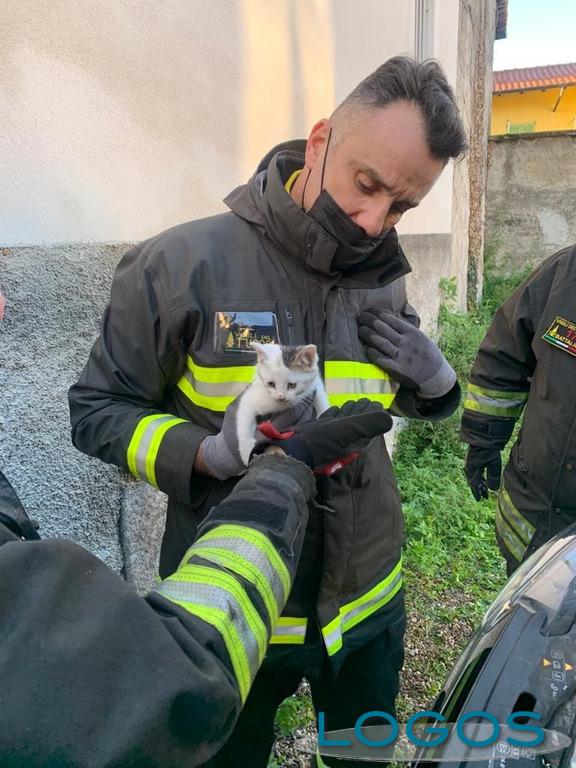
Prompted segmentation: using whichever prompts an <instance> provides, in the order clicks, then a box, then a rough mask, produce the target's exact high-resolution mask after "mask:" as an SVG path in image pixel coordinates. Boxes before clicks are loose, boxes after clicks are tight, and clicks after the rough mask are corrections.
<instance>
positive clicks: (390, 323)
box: [358, 309, 456, 399]
mask: <svg viewBox="0 0 576 768" xmlns="http://www.w3.org/2000/svg"><path fill="white" fill-rule="evenodd" d="M358 335H359V336H360V338H361V340H362V341H363V342H364V344H365V345H366V355H367V356H368V359H369V360H370V361H371V362H373V363H374V364H375V365H377V366H378V368H381V369H382V370H383V371H386V373H389V374H390V375H391V376H392V378H393V379H396V381H398V382H399V383H400V384H402V385H403V386H404V387H407V388H408V389H415V390H417V392H418V395H419V396H420V397H422V398H428V399H433V398H436V397H442V396H443V395H446V394H447V393H448V392H450V390H451V389H452V387H453V386H454V384H455V383H456V374H455V372H454V369H453V368H452V366H451V365H450V363H449V362H448V361H447V360H446V358H445V357H444V355H443V354H442V352H440V350H439V349H438V347H437V345H436V344H435V343H434V342H433V341H432V339H430V338H429V337H428V336H426V334H425V333H424V332H423V331H420V330H419V329H418V328H416V327H415V326H414V325H412V324H411V323H409V322H407V321H406V320H402V318H400V317H397V316H396V315H393V314H392V312H388V311H386V310H385V309H369V310H367V311H366V312H362V314H361V315H360V316H359V318H358Z"/></svg>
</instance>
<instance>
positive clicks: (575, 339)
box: [542, 317, 576, 357]
mask: <svg viewBox="0 0 576 768" xmlns="http://www.w3.org/2000/svg"><path fill="white" fill-rule="evenodd" d="M542 338H543V339H544V341H547V342H548V343H549V344H553V345H554V346H555V347H560V349H563V350H564V352H568V354H570V355H574V357H576V324H574V323H571V322H570V321H569V320H564V318H563V317H556V320H554V322H553V323H552V325H551V326H550V328H548V330H547V331H546V333H545V334H544V335H543V336H542Z"/></svg>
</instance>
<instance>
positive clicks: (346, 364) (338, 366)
mask: <svg viewBox="0 0 576 768" xmlns="http://www.w3.org/2000/svg"><path fill="white" fill-rule="evenodd" d="M324 375H325V376H326V378H327V379H390V376H389V375H388V374H387V373H386V372H385V371H383V370H382V369H381V368H378V366H377V365H373V364H372V363H360V362H357V361H355V360H326V362H325V363H324Z"/></svg>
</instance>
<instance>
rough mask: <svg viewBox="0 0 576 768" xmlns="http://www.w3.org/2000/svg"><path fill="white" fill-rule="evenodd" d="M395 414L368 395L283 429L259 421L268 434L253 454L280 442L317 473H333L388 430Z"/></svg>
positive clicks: (289, 452)
mask: <svg viewBox="0 0 576 768" xmlns="http://www.w3.org/2000/svg"><path fill="white" fill-rule="evenodd" d="M391 426H392V417H391V416H390V415H389V414H388V413H386V411H385V410H384V409H383V408H382V406H381V405H380V403H373V402H371V401H370V400H368V399H367V398H362V399H361V400H358V401H356V402H353V401H349V402H347V403H345V404H344V405H343V406H342V407H341V408H338V407H337V406H333V407H332V408H328V410H327V411H324V413H323V414H322V415H321V416H320V418H318V419H316V420H315V421H308V422H304V423H301V424H297V425H296V426H294V427H292V428H291V429H289V430H287V431H285V432H280V431H279V430H278V429H276V427H274V425H272V424H271V423H270V422H266V423H264V424H260V427H259V429H260V431H261V432H262V433H263V434H264V435H265V436H266V437H267V438H268V439H267V440H263V441H261V442H259V443H258V444H257V445H256V447H255V448H254V450H253V451H252V455H255V454H258V453H263V452H264V451H265V450H266V448H268V447H269V446H270V445H278V446H279V447H280V448H281V449H282V450H283V451H284V453H287V454H288V456H292V457H293V458H295V459H299V460H300V461H302V462H304V463H305V464H307V465H308V466H309V467H310V469H312V470H313V471H314V472H315V473H316V474H317V475H328V476H329V475H333V474H334V473H335V472H338V471H339V470H340V469H342V467H345V466H346V465H347V464H351V463H352V462H353V461H354V460H355V459H357V458H358V456H359V455H360V451H361V449H362V448H364V447H365V446H366V445H368V443H369V442H370V440H372V438H373V437H375V436H376V435H382V434H384V432H388V430H389V429H390V427H391Z"/></svg>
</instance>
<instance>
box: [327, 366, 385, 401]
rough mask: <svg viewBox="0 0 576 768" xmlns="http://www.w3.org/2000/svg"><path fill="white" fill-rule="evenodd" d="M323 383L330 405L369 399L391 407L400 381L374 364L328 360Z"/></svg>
mask: <svg viewBox="0 0 576 768" xmlns="http://www.w3.org/2000/svg"><path fill="white" fill-rule="evenodd" d="M324 384H325V387H326V394H327V395H328V400H329V402H330V405H344V403H345V402H346V401H347V400H361V399H362V398H364V397H366V398H368V399H369V400H373V401H374V402H377V403H381V404H382V405H383V406H384V408H390V406H391V405H392V403H393V402H394V398H395V397H396V393H397V392H398V388H399V385H398V382H396V381H394V380H393V379H391V378H390V376H389V375H388V374H387V373H386V372H385V371H382V370H381V369H380V368H378V366H377V365H373V364H372V363H362V362H359V361H357V360H327V361H326V362H325V363H324Z"/></svg>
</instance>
